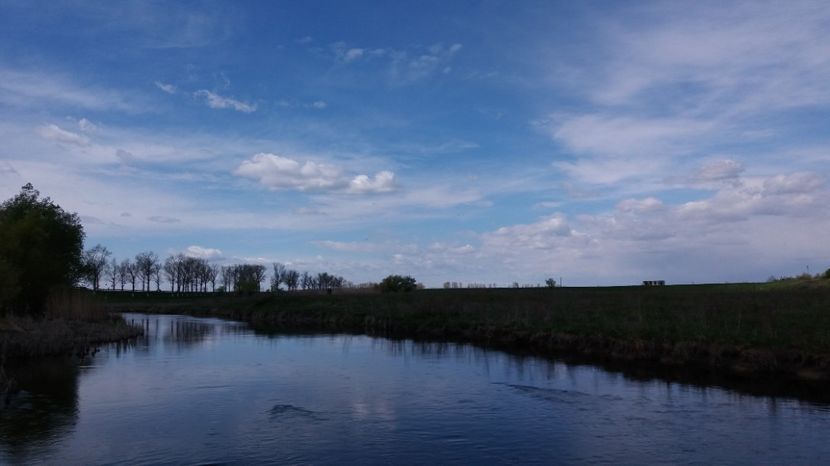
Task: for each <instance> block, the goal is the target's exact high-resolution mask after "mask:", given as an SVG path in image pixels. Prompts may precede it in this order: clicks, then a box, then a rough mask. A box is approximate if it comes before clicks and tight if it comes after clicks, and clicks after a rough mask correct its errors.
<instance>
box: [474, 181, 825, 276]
mask: <svg viewBox="0 0 830 466" xmlns="http://www.w3.org/2000/svg"><path fill="white" fill-rule="evenodd" d="M828 227H830V192H829V191H828V190H827V189H826V186H825V184H824V180H823V179H822V178H821V177H820V176H818V175H816V174H813V173H804V172H797V173H789V174H778V175H773V176H767V177H741V178H739V179H738V180H737V182H736V183H724V184H721V185H720V186H719V187H718V188H717V190H716V191H715V192H714V193H713V194H711V195H709V196H705V197H701V198H699V199H696V200H693V201H685V202H683V201H681V202H676V203H672V204H670V203H665V202H664V201H662V200H660V199H658V198H656V197H647V198H643V199H626V200H623V201H621V202H619V203H618V204H617V208H616V209H615V210H613V211H609V212H601V213H597V214H581V215H575V216H565V215H564V214H556V215H553V216H550V217H544V218H542V219H540V220H539V221H537V222H534V223H529V224H520V225H511V226H505V227H502V228H499V229H497V230H494V231H491V232H487V233H483V234H482V235H481V236H480V239H481V243H482V244H481V250H480V256H481V257H482V262H484V263H488V262H494V261H496V262H499V263H501V264H503V265H504V267H505V268H506V270H505V274H507V275H514V276H516V277H533V276H542V275H543V274H546V273H550V274H554V273H555V274H559V273H561V274H564V275H565V276H566V277H567V276H569V277H570V281H571V283H574V284H577V283H579V284H593V283H609V282H611V283H636V282H637V281H638V280H645V279H652V278H657V279H669V280H678V281H684V282H688V281H692V280H693V281H710V282H711V281H724V280H736V279H742V280H747V279H756V280H763V279H764V278H766V277H767V276H768V275H770V274H780V273H784V272H787V271H788V270H789V271H790V272H787V273H792V272H791V271H792V270H793V267H794V264H795V263H797V262H801V261H807V262H806V263H810V261H813V262H815V261H818V262H821V261H827V260H830V245H827V244H825V243H824V242H821V241H816V240H815V238H816V236H815V235H816V232H821V231H825V230H826V229H827V228H828ZM796 267H802V269H801V270H803V264H801V265H800V266H798V265H796ZM796 270H798V269H796Z"/></svg>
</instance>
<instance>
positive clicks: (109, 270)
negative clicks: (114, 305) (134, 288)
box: [104, 257, 118, 291]
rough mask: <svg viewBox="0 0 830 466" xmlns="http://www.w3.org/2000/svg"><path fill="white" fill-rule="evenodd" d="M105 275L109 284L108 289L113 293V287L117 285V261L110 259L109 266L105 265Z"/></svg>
mask: <svg viewBox="0 0 830 466" xmlns="http://www.w3.org/2000/svg"><path fill="white" fill-rule="evenodd" d="M104 273H105V275H106V276H107V278H108V279H109V282H110V289H111V290H113V291H115V285H117V284H118V261H117V260H115V258H114V257H113V258H112V261H110V263H109V264H107V267H106V270H104Z"/></svg>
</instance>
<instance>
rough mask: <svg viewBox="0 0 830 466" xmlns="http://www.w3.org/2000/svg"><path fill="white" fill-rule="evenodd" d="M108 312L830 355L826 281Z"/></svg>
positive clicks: (131, 303)
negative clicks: (557, 336) (541, 335)
mask: <svg viewBox="0 0 830 466" xmlns="http://www.w3.org/2000/svg"><path fill="white" fill-rule="evenodd" d="M103 296H104V299H106V300H107V303H108V306H109V307H110V308H111V309H132V310H150V311H156V312H186V313H191V314H192V313H195V314H209V315H214V316H219V317H228V318H234V319H240V320H245V321H248V322H251V323H254V324H257V325H277V326H298V325H306V326H308V327H309V328H313V327H315V326H318V327H320V329H321V330H323V329H325V330H329V329H337V328H340V329H342V330H344V331H345V330H348V331H360V330H363V329H365V330H369V331H381V330H385V331H388V332H395V333H397V332H400V333H417V334H422V335H425V336H427V335H433V334H434V335H436V336H440V335H441V334H463V333H465V332H482V331H487V330H491V331H497V332H499V333H505V332H508V333H516V334H520V335H525V334H528V333H530V334H532V333H558V334H567V335H576V336H594V337H606V338H613V339H620V340H630V341H635V340H636V341H650V342H661V343H663V342H665V343H679V342H693V343H705V344H728V345H735V346H740V347H747V348H763V349H794V350H800V351H804V352H809V353H815V354H819V353H830V286H828V283H825V282H824V281H815V282H793V283H782V282H777V283H769V284H767V283H764V284H729V285H675V286H665V287H640V286H632V287H597V288H593V287H591V288H557V289H544V288H533V289H457V290H421V291H415V292H411V293H400V294H396V293H385V294H379V293H340V294H338V293H335V294H333V295H330V296H329V295H320V294H299V293H298V294H289V293H282V294H279V295H272V294H265V293H263V294H260V295H256V296H249V297H236V296H222V295H214V294H205V295H183V296H174V295H171V294H169V293H146V294H145V293H136V294H135V295H132V294H130V293H119V292H115V293H113V292H106V293H103Z"/></svg>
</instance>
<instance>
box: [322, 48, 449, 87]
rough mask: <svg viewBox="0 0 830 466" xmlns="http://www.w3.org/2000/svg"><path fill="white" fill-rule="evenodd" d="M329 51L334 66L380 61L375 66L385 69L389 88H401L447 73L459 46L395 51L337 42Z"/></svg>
mask: <svg viewBox="0 0 830 466" xmlns="http://www.w3.org/2000/svg"><path fill="white" fill-rule="evenodd" d="M330 48H331V50H332V52H333V54H334V60H335V62H337V63H340V64H344V65H345V64H356V63H368V62H371V61H373V60H382V61H380V62H379V63H384V64H386V65H388V77H389V80H390V82H391V84H393V85H405V84H410V83H413V82H415V81H418V80H421V79H424V78H428V77H430V76H433V75H435V74H437V73H444V74H447V73H449V72H450V71H451V70H452V67H451V66H450V63H451V62H452V60H453V59H454V58H455V56H456V55H458V53H459V52H460V51H461V49H462V48H463V46H462V45H461V44H458V43H454V44H452V45H450V46H445V45H444V44H442V43H437V44H433V45H431V46H429V47H413V48H409V49H399V50H396V49H391V48H363V47H352V46H349V45H348V44H347V43H346V42H342V41H340V42H335V43H333V44H331V45H330Z"/></svg>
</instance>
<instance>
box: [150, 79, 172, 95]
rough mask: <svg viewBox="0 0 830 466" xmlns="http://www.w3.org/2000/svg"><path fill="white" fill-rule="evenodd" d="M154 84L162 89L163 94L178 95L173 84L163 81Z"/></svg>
mask: <svg viewBox="0 0 830 466" xmlns="http://www.w3.org/2000/svg"><path fill="white" fill-rule="evenodd" d="M154 84H155V85H156V87H157V88H159V89H161V90H162V91H163V92H166V93H168V94H175V93H176V86H174V85H173V84H167V83H163V82H161V81H156V82H155V83H154Z"/></svg>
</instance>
